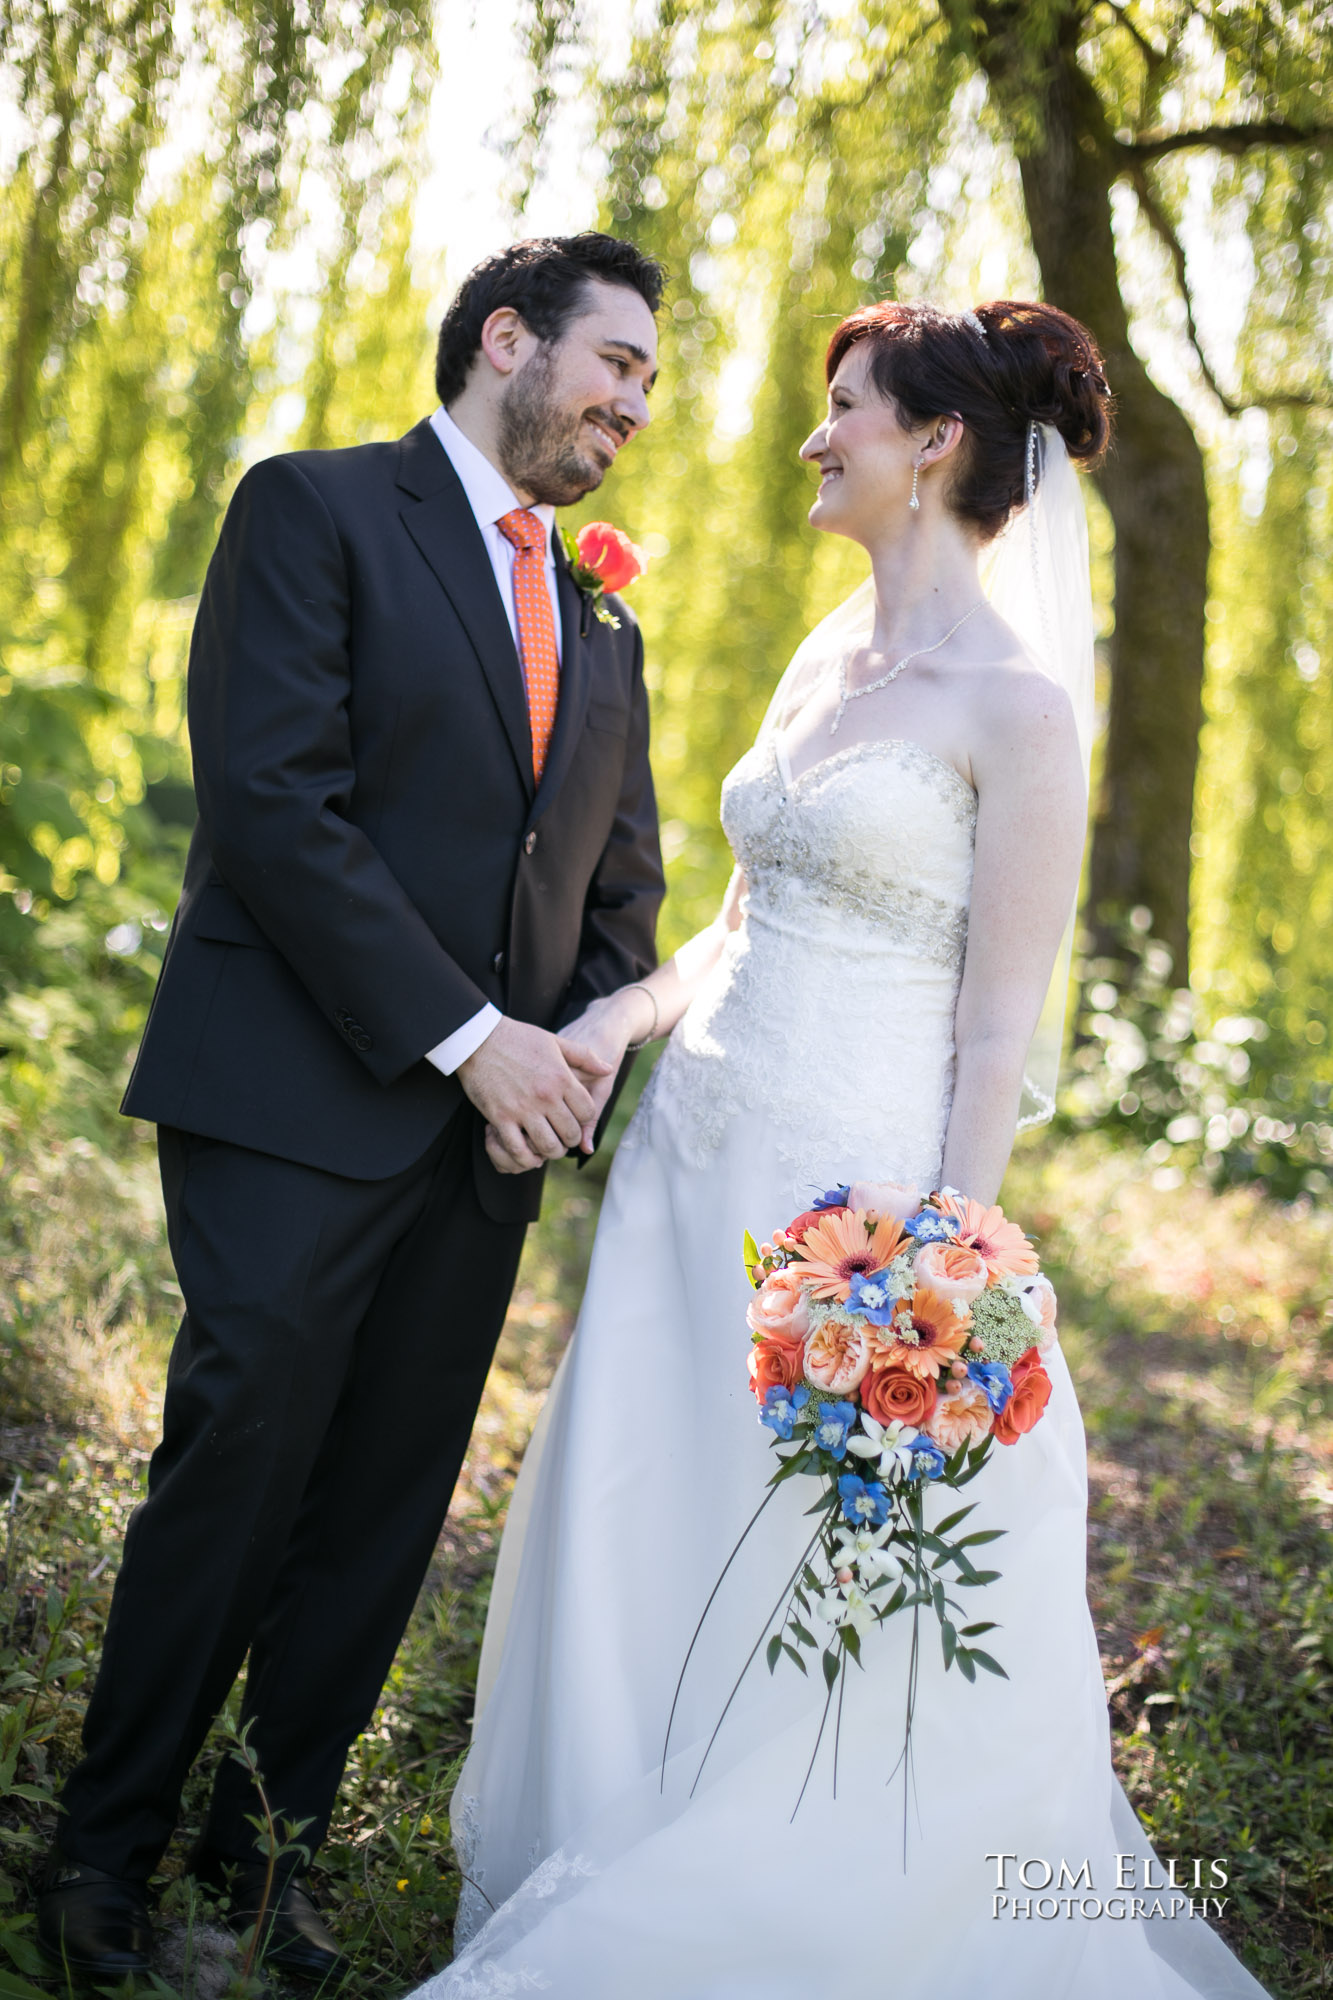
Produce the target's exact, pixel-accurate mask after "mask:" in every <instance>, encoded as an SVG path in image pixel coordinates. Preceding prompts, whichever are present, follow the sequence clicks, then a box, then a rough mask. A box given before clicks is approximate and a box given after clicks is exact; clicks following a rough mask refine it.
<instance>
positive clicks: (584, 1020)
mask: <svg viewBox="0 0 1333 2000" xmlns="http://www.w3.org/2000/svg"><path fill="white" fill-rule="evenodd" d="M656 1025H657V1008H656V1007H655V1006H654V1004H653V1001H652V998H651V996H650V995H649V994H647V993H645V992H644V990H643V988H642V987H641V986H622V987H620V988H619V990H618V991H617V992H615V993H608V994H607V995H606V997H605V999H602V1000H593V1001H591V1002H590V1003H589V1005H588V1006H587V1007H585V1008H584V1010H583V1012H582V1013H581V1014H580V1015H579V1017H578V1019H577V1020H576V1021H571V1022H570V1024H569V1026H568V1027H567V1028H565V1029H563V1030H562V1031H561V1034H560V1038H559V1039H560V1048H561V1052H562V1054H563V1055H564V1058H565V1061H566V1062H567V1063H568V1064H569V1067H570V1068H571V1069H572V1070H573V1071H574V1072H575V1073H576V1074H577V1076H578V1077H579V1079H580V1081H581V1082H582V1084H583V1086H584V1088H585V1089H586V1091H587V1092H588V1095H589V1096H590V1097H591V1098H592V1101H593V1106H594V1111H593V1116H592V1119H591V1121H590V1122H589V1123H588V1124H586V1125H585V1126H584V1127H583V1130H582V1132H581V1133H580V1135H579V1145H580V1147H581V1149H582V1150H583V1152H585V1153H591V1151H592V1142H593V1134H594V1133H595V1132H596V1130H597V1123H598V1120H599V1119H600V1118H601V1115H602V1112H603V1109H604V1108H605V1105H606V1101H607V1099H608V1097H610V1095H611V1090H612V1086H613V1085H614V1083H615V1080H616V1077H617V1076H618V1075H619V1073H620V1065H621V1063H622V1062H623V1061H624V1059H625V1051H626V1050H627V1049H628V1047H629V1045H630V1043H631V1042H641V1041H644V1040H646V1039H647V1038H648V1036H649V1035H651V1033H652V1031H653V1029H654V1028H655V1026H656ZM581 1055H589V1056H592V1057H593V1058H594V1059H595V1060H596V1061H597V1062H599V1063H609V1064H610V1073H609V1074H604V1073H603V1072H602V1070H601V1069H597V1070H596V1071H595V1072H590V1071H589V1070H588V1069H587V1068H585V1067H584V1065H583V1064H582V1063H581V1062H580V1060H579V1058H580V1056H581Z"/></svg>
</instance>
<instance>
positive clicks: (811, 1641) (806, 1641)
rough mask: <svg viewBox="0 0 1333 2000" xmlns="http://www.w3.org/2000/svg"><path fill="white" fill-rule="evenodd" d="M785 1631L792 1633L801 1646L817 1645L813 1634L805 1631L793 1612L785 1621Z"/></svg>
mask: <svg viewBox="0 0 1333 2000" xmlns="http://www.w3.org/2000/svg"><path fill="white" fill-rule="evenodd" d="M787 1630H788V1631H789V1632H794V1633H795V1634H796V1636H797V1638H798V1639H799V1640H800V1642H801V1644H802V1645H803V1646H817V1645H818V1644H819V1641H818V1639H816V1637H815V1635H814V1633H813V1632H810V1631H807V1630H806V1627H805V1626H804V1625H802V1623H801V1621H800V1619H799V1618H798V1617H797V1616H796V1613H795V1612H793V1613H792V1615H791V1617H790V1618H789V1619H788V1620H787Z"/></svg>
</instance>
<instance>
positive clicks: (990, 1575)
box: [962, 1569, 1000, 1584]
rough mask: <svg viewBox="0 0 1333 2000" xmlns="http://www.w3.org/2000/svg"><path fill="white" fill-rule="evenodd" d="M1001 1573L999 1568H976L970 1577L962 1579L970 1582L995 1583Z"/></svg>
mask: <svg viewBox="0 0 1333 2000" xmlns="http://www.w3.org/2000/svg"><path fill="white" fill-rule="evenodd" d="M999 1575H1000V1572H999V1570H998V1569H974V1570H973V1571H972V1574H971V1575H970V1576H969V1577H967V1578H965V1579H962V1580H963V1581H966V1582H967V1583H968V1584H977V1583H983V1584H984V1583H995V1582H996V1581H997V1580H998V1578H999Z"/></svg>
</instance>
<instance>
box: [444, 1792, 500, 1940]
mask: <svg viewBox="0 0 1333 2000" xmlns="http://www.w3.org/2000/svg"><path fill="white" fill-rule="evenodd" d="M450 1818H451V1822H452V1832H453V1839H454V1856H455V1859H456V1860H457V1862H458V1872H459V1874H460V1875H461V1876H462V1878H463V1886H462V1888H461V1889H460V1890H459V1892H458V1911H457V1914H456V1916H455V1917H454V1950H455V1951H461V1950H462V1949H463V1947H464V1945H466V1944H468V1943H470V1942H471V1940H472V1939H473V1938H474V1937H475V1936H476V1935H477V1932H478V1931H479V1930H480V1929H481V1927H482V1925H483V1924H484V1923H486V1922H487V1921H488V1920H489V1918H490V1917H491V1915H492V1914H493V1910H494V1905H493V1904H492V1903H491V1902H490V1900H489V1898H488V1897H487V1895H486V1892H485V1890H484V1889H483V1887H482V1881H483V1878H484V1876H485V1873H486V1871H485V1869H484V1868H482V1867H479V1866H478V1864H477V1853H478V1850H479V1848H480V1846H481V1808H480V1806H479V1804H478V1802H477V1800H476V1799H475V1798H474V1797H473V1796H472V1794H471V1793H470V1792H459V1793H456V1794H455V1796H454V1801H453V1805H452V1808H451V1811H450Z"/></svg>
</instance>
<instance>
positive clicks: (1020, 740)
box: [969, 639, 1081, 780]
mask: <svg viewBox="0 0 1333 2000" xmlns="http://www.w3.org/2000/svg"><path fill="white" fill-rule="evenodd" d="M969 693H970V695H971V710H972V714H971V720H972V731H971V735H972V765H973V769H974V771H975V772H976V773H977V776H978V778H979V779H983V780H984V779H985V778H987V777H996V776H1004V775H1007V776H1008V777H1009V778H1010V779H1011V780H1017V778H1018V777H1019V775H1020V772H1019V768H1017V767H1020V766H1021V768H1022V769H1025V770H1026V771H1027V772H1028V773H1029V774H1033V773H1035V771H1036V770H1037V769H1042V770H1045V771H1047V772H1049V771H1050V769H1051V767H1052V766H1057V767H1058V766H1061V765H1064V766H1068V767H1069V768H1070V769H1071V771H1072V770H1078V769H1080V768H1081V759H1080V756H1079V747H1078V730H1077V728H1076V726H1075V721H1074V708H1073V703H1072V702H1071V701H1070V699H1069V696H1068V694H1067V693H1066V691H1065V690H1064V688H1062V687H1061V686H1060V685H1059V683H1058V682H1056V681H1053V680H1052V679H1051V678H1050V676H1049V674H1046V673H1044V672H1043V671H1042V669H1041V667H1040V666H1039V665H1038V664H1037V662H1036V660H1034V659H1033V657H1032V655H1031V654H1030V653H1029V652H1028V651H1027V650H1026V648H1025V647H1023V646H1022V645H1021V644H1020V643H1019V641H1018V640H1017V639H1012V640H1011V644H1010V645H1009V647H1008V648H1007V649H1006V651H1005V652H1004V653H1003V654H1002V655H1000V656H999V657H994V656H993V657H992V658H990V659H989V660H986V661H984V662H978V663H977V665H976V667H975V669H974V672H973V674H972V676H971V684H970V689H969Z"/></svg>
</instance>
